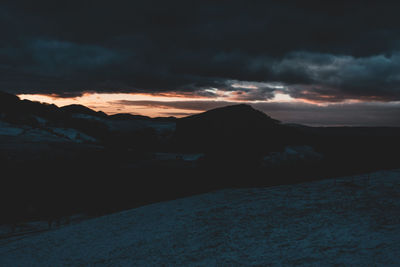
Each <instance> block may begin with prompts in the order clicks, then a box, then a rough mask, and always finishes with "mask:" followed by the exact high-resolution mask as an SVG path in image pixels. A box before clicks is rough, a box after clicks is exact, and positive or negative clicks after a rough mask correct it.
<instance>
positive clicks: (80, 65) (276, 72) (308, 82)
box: [0, 0, 400, 102]
mask: <svg viewBox="0 0 400 267" xmlns="http://www.w3.org/2000/svg"><path fill="white" fill-rule="evenodd" d="M271 2H272V1H251V3H249V2H248V1H204V0H203V1H195V2H193V1H112V2H110V1H104V0H98V1H89V0H87V1H72V0H70V1H49V0H48V1H41V0H38V1H27V0H26V1H2V2H1V3H0V29H1V33H2V36H1V40H0V88H1V90H7V91H12V92H15V93H52V94H58V95H61V96H73V95H80V94H82V92H85V91H97V92H167V91H175V92H178V91H181V92H197V93H198V94H200V95H208V96H211V97H212V96H215V95H213V88H214V89H215V88H217V89H218V90H219V91H225V92H232V94H233V95H234V97H236V98H237V99H238V100H265V99H270V98H272V97H273V95H274V93H275V92H276V90H279V91H281V92H282V91H283V92H286V93H288V94H290V95H291V96H292V97H294V98H302V99H307V100H310V101H317V102H321V101H322V102H326V101H328V102H340V101H342V100H345V99H360V100H368V101H371V100H378V101H397V100H400V75H399V73H400V21H399V20H398V19H397V18H398V10H399V7H400V4H396V3H394V2H393V1H388V2H385V1H380V2H379V3H377V2H376V1H371V2H369V1H351V3H349V2H350V1H332V2H326V1H324V2H321V1H276V2H275V3H271ZM271 84H279V87H278V88H277V87H276V86H275V87H274V86H271ZM251 86H253V88H252V87H251ZM206 90H208V91H206Z"/></svg>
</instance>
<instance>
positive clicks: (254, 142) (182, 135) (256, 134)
mask: <svg viewBox="0 0 400 267" xmlns="http://www.w3.org/2000/svg"><path fill="white" fill-rule="evenodd" d="M285 130H286V127H285V126H283V125H281V124H280V122H279V121H278V120H275V119H272V118H271V117H269V116H268V115H267V114H265V113H264V112H261V111H259V110H256V109H254V108H253V107H252V106H250V105H246V104H239V105H232V106H226V107H221V108H216V109H212V110H209V111H206V112H203V113H200V114H195V115H192V116H188V117H185V118H181V119H178V120H177V128H176V138H177V142H179V143H180V144H181V146H182V147H186V148H189V147H190V148H192V149H194V150H198V149H208V150H221V149H223V150H225V151H232V150H235V151H236V150H238V151H239V150H243V151H246V150H258V149H260V150H264V151H265V150H266V149H273V147H275V146H276V145H277V144H278V141H277V140H278V139H277V138H276V140H274V144H272V142H271V140H272V139H275V137H277V136H278V135H281V137H282V134H283V132H284V131H285Z"/></svg>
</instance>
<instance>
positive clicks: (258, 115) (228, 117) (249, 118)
mask: <svg viewBox="0 0 400 267" xmlns="http://www.w3.org/2000/svg"><path fill="white" fill-rule="evenodd" d="M193 119H194V120H217V121H219V120H224V121H234V122H237V123H249V122H255V121H257V122H259V123H269V124H278V123H279V121H278V120H275V119H272V118H271V117H269V116H268V115H267V114H265V113H264V112H262V111H259V110H257V109H254V108H253V107H252V106H251V105H248V104H238V105H231V106H226V107H221V108H216V109H212V110H209V111H206V112H203V113H200V114H195V115H192V116H188V117H185V118H182V119H181V120H193Z"/></svg>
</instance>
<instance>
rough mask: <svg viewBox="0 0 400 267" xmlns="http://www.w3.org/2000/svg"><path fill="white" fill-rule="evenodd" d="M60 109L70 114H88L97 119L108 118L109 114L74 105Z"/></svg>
mask: <svg viewBox="0 0 400 267" xmlns="http://www.w3.org/2000/svg"><path fill="white" fill-rule="evenodd" d="M60 109H61V110H62V111H65V112H68V113H78V114H86V115H91V116H96V117H107V114H106V113H104V112H103V111H94V110H93V109H90V108H88V107H86V106H84V105H78V104H72V105H67V106H63V107H61V108H60Z"/></svg>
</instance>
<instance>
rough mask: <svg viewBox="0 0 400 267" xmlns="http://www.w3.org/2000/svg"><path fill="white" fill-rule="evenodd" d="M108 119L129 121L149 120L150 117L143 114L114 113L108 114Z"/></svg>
mask: <svg viewBox="0 0 400 267" xmlns="http://www.w3.org/2000/svg"><path fill="white" fill-rule="evenodd" d="M109 118H110V119H113V120H122V121H129V120H150V119H151V118H150V117H147V116H143V115H133V114H130V113H117V114H114V115H110V116H109Z"/></svg>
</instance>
